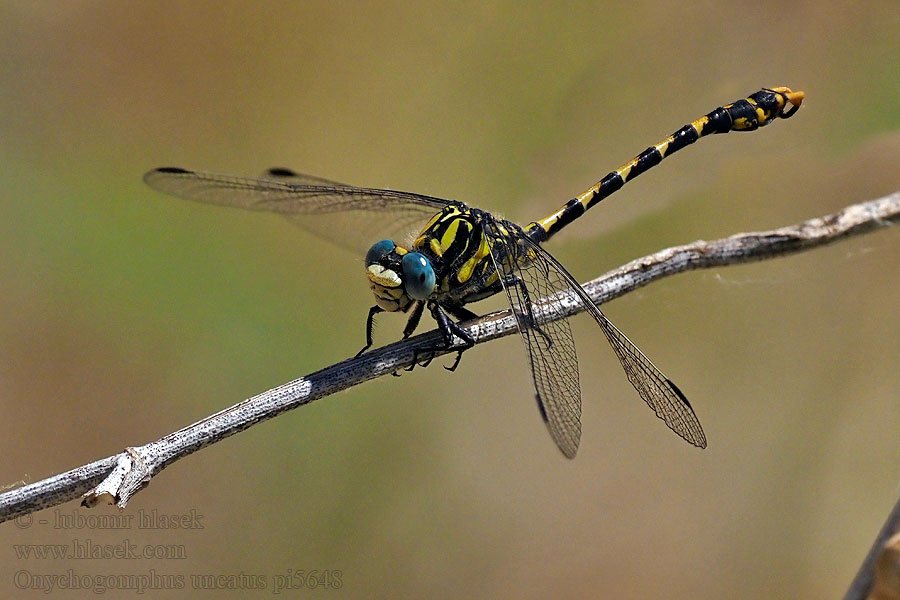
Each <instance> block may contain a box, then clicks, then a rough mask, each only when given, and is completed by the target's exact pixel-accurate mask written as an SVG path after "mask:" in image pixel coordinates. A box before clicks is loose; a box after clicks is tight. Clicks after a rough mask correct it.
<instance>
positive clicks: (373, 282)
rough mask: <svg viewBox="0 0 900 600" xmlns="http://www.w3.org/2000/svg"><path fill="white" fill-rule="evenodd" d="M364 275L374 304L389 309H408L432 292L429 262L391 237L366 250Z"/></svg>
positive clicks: (433, 278)
mask: <svg viewBox="0 0 900 600" xmlns="http://www.w3.org/2000/svg"><path fill="white" fill-rule="evenodd" d="M366 277H368V278H369V286H370V287H371V288H372V293H373V294H375V303H376V304H377V305H378V307H379V308H381V309H382V310H386V311H388V312H396V311H404V310H407V308H409V305H410V304H412V303H413V302H414V301H418V300H425V299H426V298H428V297H429V296H430V295H431V294H432V292H434V284H435V276H434V268H433V267H432V266H431V261H429V260H428V258H426V257H425V256H424V255H423V254H421V253H419V252H410V251H409V250H407V249H406V248H404V247H402V246H398V245H397V244H396V243H394V241H393V240H381V241H380V242H377V243H375V244H374V245H373V246H372V247H371V248H370V249H369V251H368V253H366Z"/></svg>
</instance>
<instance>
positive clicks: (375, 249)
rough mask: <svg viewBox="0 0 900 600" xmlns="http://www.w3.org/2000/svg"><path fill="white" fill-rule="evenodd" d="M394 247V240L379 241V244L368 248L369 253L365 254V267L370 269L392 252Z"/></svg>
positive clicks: (395, 245)
mask: <svg viewBox="0 0 900 600" xmlns="http://www.w3.org/2000/svg"><path fill="white" fill-rule="evenodd" d="M396 247H397V244H395V243H394V240H381V241H380V242H376V243H375V244H373V245H372V247H371V248H369V251H368V252H366V266H367V267H371V266H372V265H374V264H375V263H378V262H380V261H381V259H382V258H384V257H385V256H387V255H388V254H390V253H391V252H393V250H394V248H396Z"/></svg>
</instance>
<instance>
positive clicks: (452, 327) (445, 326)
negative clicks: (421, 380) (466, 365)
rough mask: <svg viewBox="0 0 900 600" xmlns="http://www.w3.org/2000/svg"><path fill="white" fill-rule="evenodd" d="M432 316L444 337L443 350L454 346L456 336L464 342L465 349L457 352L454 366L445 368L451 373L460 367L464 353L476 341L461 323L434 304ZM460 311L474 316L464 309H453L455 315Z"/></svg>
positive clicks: (431, 307) (431, 308)
mask: <svg viewBox="0 0 900 600" xmlns="http://www.w3.org/2000/svg"><path fill="white" fill-rule="evenodd" d="M429 308H430V310H431V316H433V317H434V320H435V321H437V324H438V329H440V331H441V334H442V335H443V336H444V347H443V349H447V348H450V346H452V345H453V336H454V335H455V336H456V337H458V338H459V339H461V340H462V341H463V344H464V345H463V347H462V348H460V349H459V350H458V351H457V354H456V360H455V361H453V364H452V365H451V366H449V367H446V366H445V367H444V368H445V369H447V370H448V371H450V372H453V371H455V370H456V367H458V366H459V361H460V360H462V355H463V352H465V351H466V350H468V349H469V348H471V347H472V346H474V345H475V340H474V339H473V338H472V336H471V335H469V334H468V333H466V330H465V329H463V328H462V327H460V326H459V323H457V322H455V321H453V320H452V319H450V317H448V316H447V313H445V312H444V310H443V309H442V308H441V307H440V306H439V305H437V304H432V305H431V306H430V307H429ZM460 310H463V311H465V312H466V313H469V314H473V316H474V313H471V312H470V311H468V310H466V309H463V308H462V307H455V308H454V309H453V312H454V314H455V313H456V312H459V311H460Z"/></svg>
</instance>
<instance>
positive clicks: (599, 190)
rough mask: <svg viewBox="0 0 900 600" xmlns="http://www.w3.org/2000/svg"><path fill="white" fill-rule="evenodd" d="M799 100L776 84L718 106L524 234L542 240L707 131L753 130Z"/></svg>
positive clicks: (793, 108)
mask: <svg viewBox="0 0 900 600" xmlns="http://www.w3.org/2000/svg"><path fill="white" fill-rule="evenodd" d="M802 101H803V92H793V91H791V90H790V88H786V87H778V88H772V89H769V88H763V89H762V90H760V91H758V92H756V93H755V94H751V95H750V96H748V97H746V98H743V99H741V100H737V101H735V102H732V103H731V104H726V105H725V106H720V107H719V108H717V109H715V110H713V111H711V112H709V113H707V114H706V115H704V116H702V117H700V118H699V119H697V120H695V121H693V122H691V123H689V124H687V125H685V126H684V127H682V128H681V129H679V130H678V131H676V132H675V133H673V134H672V135H670V136H669V137H667V138H666V139H664V140H662V141H661V142H659V143H658V144H656V145H654V146H650V147H649V148H647V149H646V150H644V151H643V152H641V153H640V154H638V155H637V156H635V157H634V158H632V159H631V160H630V161H628V162H627V163H625V164H624V165H622V166H621V167H619V168H618V169H616V170H615V171H611V172H610V173H608V174H607V175H606V176H604V177H603V179H601V180H600V181H599V182H597V184H595V185H594V186H593V187H591V188H590V189H588V190H586V191H585V192H584V193H582V194H581V195H579V196H578V197H576V198H572V199H571V200H569V201H568V202H566V204H565V205H563V206H562V208H560V209H559V210H557V211H556V212H555V213H553V214H552V215H550V216H549V217H546V218H544V219H542V220H540V221H536V222H534V223H531V224H530V225H529V226H528V233H529V235H530V236H531V237H532V239H534V240H535V241H538V242H543V241H546V240H547V239H549V238H550V237H551V236H552V235H553V234H554V233H556V232H558V231H560V230H561V229H563V228H564V227H565V226H566V225H568V224H569V223H571V222H572V221H574V220H575V219H577V218H578V217H580V216H581V215H583V214H584V213H585V211H587V210H588V209H589V208H591V207H592V206H594V205H595V204H597V203H599V202H600V201H601V200H603V199H604V198H606V197H608V196H609V195H610V194H612V193H613V192H615V191H617V190H619V189H620V188H621V187H622V186H623V185H625V184H626V183H627V182H629V181H631V180H632V179H634V178H635V177H637V176H638V175H640V174H641V173H644V172H645V171H647V170H649V169H651V168H652V167H654V166H656V165H658V164H659V163H660V162H662V160H663V159H664V158H666V157H667V156H669V155H671V154H673V153H675V152H678V151H679V150H681V149H682V148H684V147H686V146H689V145H691V144H693V143H694V142H696V141H697V140H699V139H700V138H701V137H703V136H706V135H709V134H711V133H728V132H730V131H754V130H756V129H758V128H760V127H763V126H765V125H768V124H769V123H771V122H773V121H774V120H775V119H776V118H782V119H787V118H788V117H790V116H791V115H793V114H794V112H796V110H797V109H798V108H799V107H800V103H801V102H802Z"/></svg>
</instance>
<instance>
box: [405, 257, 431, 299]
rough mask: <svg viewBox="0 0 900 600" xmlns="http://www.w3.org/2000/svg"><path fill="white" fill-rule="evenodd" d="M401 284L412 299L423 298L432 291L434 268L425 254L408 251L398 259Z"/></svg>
mask: <svg viewBox="0 0 900 600" xmlns="http://www.w3.org/2000/svg"><path fill="white" fill-rule="evenodd" d="M400 268H402V269H403V285H404V286H405V287H406V293H407V294H409V297H410V298H412V299H413V300H425V299H426V298H428V296H430V295H431V292H433V291H434V269H433V268H431V263H430V262H429V261H428V259H427V258H425V256H423V255H422V254H419V253H418V252H410V253H409V254H407V255H405V256H404V257H403V259H402V260H401V261H400Z"/></svg>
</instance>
